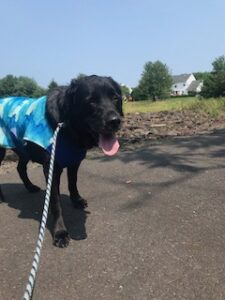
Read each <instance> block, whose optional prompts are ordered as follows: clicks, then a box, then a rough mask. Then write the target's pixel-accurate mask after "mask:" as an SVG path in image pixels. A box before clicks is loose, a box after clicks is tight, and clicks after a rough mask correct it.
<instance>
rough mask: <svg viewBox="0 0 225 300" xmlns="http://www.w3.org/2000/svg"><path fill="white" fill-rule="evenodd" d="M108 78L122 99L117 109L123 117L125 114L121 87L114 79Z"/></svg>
mask: <svg viewBox="0 0 225 300" xmlns="http://www.w3.org/2000/svg"><path fill="white" fill-rule="evenodd" d="M107 78H108V80H109V81H110V82H111V84H112V86H113V88H114V89H115V91H116V93H117V94H118V96H119V98H120V99H119V101H118V104H117V108H118V110H119V113H120V115H121V116H122V117H123V116H124V114H123V107H122V91H121V88H120V85H119V84H118V83H117V82H116V81H115V80H114V79H112V77H107Z"/></svg>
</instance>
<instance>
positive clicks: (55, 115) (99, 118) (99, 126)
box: [0, 75, 123, 247]
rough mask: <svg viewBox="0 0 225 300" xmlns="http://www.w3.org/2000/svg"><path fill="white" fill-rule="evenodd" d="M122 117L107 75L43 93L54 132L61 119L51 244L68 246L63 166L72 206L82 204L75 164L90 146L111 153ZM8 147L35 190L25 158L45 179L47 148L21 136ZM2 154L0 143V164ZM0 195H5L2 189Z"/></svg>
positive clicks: (115, 89) (117, 93) (117, 94)
mask: <svg viewBox="0 0 225 300" xmlns="http://www.w3.org/2000/svg"><path fill="white" fill-rule="evenodd" d="M122 116H123V112H122V95H121V89H120V86H119V85H118V83H116V82H115V81H114V80H113V79H112V78H111V77H101V76H96V75H92V76H86V77H84V78H81V79H78V80H72V81H71V83H70V85H69V86H61V87H57V88H56V89H54V90H52V91H51V92H50V93H49V95H48V96H47V100H46V104H45V118H46V120H47V123H48V124H49V127H50V128H51V129H52V130H53V131H54V130H55V129H56V127H57V125H58V123H63V127H62V128H61V129H60V131H59V134H58V138H57V146H56V161H55V166H54V173H53V182H52V190H51V200H50V207H51V212H52V215H53V222H54V223H53V243H54V245H56V246H58V247H67V246H68V244H69V240H70V237H69V233H68V231H67V229H66V227H65V225H64V221H63V216H62V209H61V204H60V195H59V185H60V175H61V173H62V171H63V168H64V167H66V168H67V174H68V187H69V192H70V198H71V201H72V203H73V206H74V207H76V208H85V207H86V206H87V202H86V200H84V199H83V198H82V197H81V196H80V194H79V192H78V189H77V172H78V169H79V166H80V163H81V161H82V159H83V158H84V157H85V154H86V151H87V150H88V149H91V148H93V147H95V146H99V147H100V148H102V150H103V152H104V153H105V154H106V155H114V154H115V153H116V152H117V150H118V148H119V144H118V141H117V139H116V136H115V133H116V132H117V131H118V130H119V129H120V126H121V119H122ZM10 134H11V133H10ZM61 146H62V147H61ZM61 148H63V149H61ZM13 150H14V151H15V152H16V153H17V154H18V156H19V162H18V167H17V170H18V172H19V175H20V177H21V179H22V181H23V182H24V185H25V187H26V188H27V189H28V190H29V191H30V192H36V191H38V190H39V188H38V187H37V186H35V185H33V184H32V183H31V181H30V180H29V178H28V176H27V163H28V161H29V160H32V161H34V162H37V163H40V164H42V165H43V170H44V175H45V178H46V180H47V178H48V169H49V163H50V151H48V150H47V149H44V148H43V147H41V146H40V145H38V144H35V143H34V142H31V141H26V143H25V144H23V145H22V146H21V143H20V142H18V143H16V147H15V148H14V149H13ZM4 155H5V149H4V148H3V147H1V148H0V163H1V161H2V160H3V158H4ZM0 197H1V198H2V199H4V196H3V194H2V191H1V189H0Z"/></svg>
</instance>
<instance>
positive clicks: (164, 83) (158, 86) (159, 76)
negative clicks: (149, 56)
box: [138, 61, 172, 101]
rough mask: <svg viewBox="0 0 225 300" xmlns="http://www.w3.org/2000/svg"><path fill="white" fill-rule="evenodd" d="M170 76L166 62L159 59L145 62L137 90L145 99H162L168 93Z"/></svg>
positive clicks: (170, 81) (170, 82) (170, 83)
mask: <svg viewBox="0 0 225 300" xmlns="http://www.w3.org/2000/svg"><path fill="white" fill-rule="evenodd" d="M171 85H172V77H171V75H170V72H169V69H168V67H167V65H166V64H163V63H162V62H161V61H156V62H151V61H150V62H147V63H146V64H145V65H144V71H143V73H142V77H141V80H140V82H139V86H138V88H139V90H140V91H141V94H142V95H145V97H146V99H152V100H154V101H155V100H157V99H164V98H167V97H168V96H169V94H170V88H171Z"/></svg>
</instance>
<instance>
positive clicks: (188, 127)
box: [119, 111, 225, 143]
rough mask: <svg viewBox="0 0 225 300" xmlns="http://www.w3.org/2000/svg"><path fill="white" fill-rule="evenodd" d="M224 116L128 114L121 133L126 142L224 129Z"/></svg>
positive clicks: (161, 113) (190, 112) (163, 113)
mask: <svg viewBox="0 0 225 300" xmlns="http://www.w3.org/2000/svg"><path fill="white" fill-rule="evenodd" d="M224 128H225V119H224V117H222V116H220V117H215V118H211V117H209V116H208V115H207V114H205V113H195V112H192V111H180V112H159V113H136V114H127V115H126V117H125V120H124V124H123V128H122V130H121V131H120V133H119V135H120V138H121V139H122V141H123V142H125V143H135V142H139V141H144V140H156V139H160V138H165V137H170V136H191V135H196V134H203V133H209V132H212V131H213V130H215V129H224Z"/></svg>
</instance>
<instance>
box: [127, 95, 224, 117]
mask: <svg viewBox="0 0 225 300" xmlns="http://www.w3.org/2000/svg"><path fill="white" fill-rule="evenodd" d="M123 108H124V111H125V113H136V112H139V113H145V112H160V111H181V110H192V111H195V112H204V113H207V114H209V115H210V116H212V117H216V116H218V115H220V114H223V115H225V98H222V99H201V100H199V99H197V98H195V97H185V98H172V99H168V100H164V101H156V102H152V101H137V102H127V103H124V105H123Z"/></svg>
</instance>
